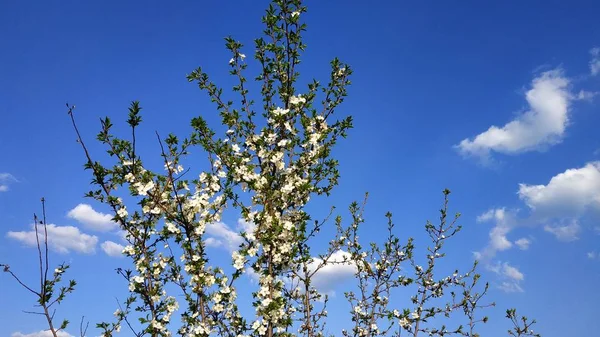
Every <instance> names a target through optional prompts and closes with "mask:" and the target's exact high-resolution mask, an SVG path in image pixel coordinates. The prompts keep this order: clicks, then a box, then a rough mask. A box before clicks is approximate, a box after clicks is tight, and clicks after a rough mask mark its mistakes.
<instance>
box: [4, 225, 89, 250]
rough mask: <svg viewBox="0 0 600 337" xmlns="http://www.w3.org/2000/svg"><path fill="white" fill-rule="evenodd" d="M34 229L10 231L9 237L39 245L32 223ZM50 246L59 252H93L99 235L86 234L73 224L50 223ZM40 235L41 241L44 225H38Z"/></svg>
mask: <svg viewBox="0 0 600 337" xmlns="http://www.w3.org/2000/svg"><path fill="white" fill-rule="evenodd" d="M31 228H32V230H30V231H22V232H12V231H10V232H8V233H7V234H6V236H7V237H9V238H11V239H15V240H17V241H20V242H22V243H24V244H25V245H27V246H31V247H35V246H36V245H37V243H36V242H37V241H36V236H35V227H34V225H31ZM47 230H48V246H49V247H50V248H51V249H52V250H54V251H57V252H59V253H68V252H70V251H75V252H80V253H87V254H89V253H93V252H95V250H96V243H98V237H96V236H94V235H88V234H84V233H82V232H80V231H79V228H77V227H73V226H57V225H54V224H48V226H47ZM38 235H39V239H40V242H43V240H44V226H43V225H38Z"/></svg>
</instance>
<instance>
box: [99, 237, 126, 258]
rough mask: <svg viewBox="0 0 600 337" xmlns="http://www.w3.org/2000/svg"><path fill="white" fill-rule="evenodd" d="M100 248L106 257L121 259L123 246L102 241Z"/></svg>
mask: <svg viewBox="0 0 600 337" xmlns="http://www.w3.org/2000/svg"><path fill="white" fill-rule="evenodd" d="M100 248H102V250H103V251H104V252H105V253H106V255H108V256H112V257H123V249H124V248H125V247H124V246H123V245H120V244H118V243H116V242H112V241H104V242H102V244H101V245H100Z"/></svg>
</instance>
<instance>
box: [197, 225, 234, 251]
mask: <svg viewBox="0 0 600 337" xmlns="http://www.w3.org/2000/svg"><path fill="white" fill-rule="evenodd" d="M206 234H207V235H209V236H210V237H209V238H207V239H206V240H205V241H204V243H205V244H206V245H207V246H210V247H224V248H226V249H227V250H229V251H234V250H237V249H238V248H239V246H240V244H241V243H242V242H243V241H244V239H243V238H242V236H241V235H240V234H239V232H238V231H234V230H232V229H231V228H229V226H227V225H226V224H224V223H222V222H214V223H209V224H207V225H206Z"/></svg>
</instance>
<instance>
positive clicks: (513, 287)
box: [498, 281, 523, 293]
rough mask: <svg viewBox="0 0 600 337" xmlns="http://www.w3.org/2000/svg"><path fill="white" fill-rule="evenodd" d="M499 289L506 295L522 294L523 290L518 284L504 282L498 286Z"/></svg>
mask: <svg viewBox="0 0 600 337" xmlns="http://www.w3.org/2000/svg"><path fill="white" fill-rule="evenodd" d="M498 289H500V290H502V291H504V292H505V293H522V292H523V288H521V286H520V285H519V284H518V283H517V282H510V281H504V282H502V283H501V284H500V285H498Z"/></svg>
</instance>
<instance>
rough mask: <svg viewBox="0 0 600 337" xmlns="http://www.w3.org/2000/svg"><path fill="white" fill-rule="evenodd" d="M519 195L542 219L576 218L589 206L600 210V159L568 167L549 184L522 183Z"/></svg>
mask: <svg viewBox="0 0 600 337" xmlns="http://www.w3.org/2000/svg"><path fill="white" fill-rule="evenodd" d="M518 194H519V198H521V200H523V201H524V202H525V203H526V204H527V205H528V206H529V207H530V208H531V209H532V211H533V212H535V214H536V215H538V216H540V217H542V218H548V217H559V218H564V217H573V216H579V215H581V214H582V213H583V212H584V211H586V210H587V209H589V208H595V209H600V161H597V162H591V163H588V164H586V165H585V166H584V167H581V168H576V169H569V170H566V171H565V172H563V173H560V174H558V175H556V176H554V177H553V178H552V179H550V182H549V183H548V184H547V185H527V184H519V192H518Z"/></svg>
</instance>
